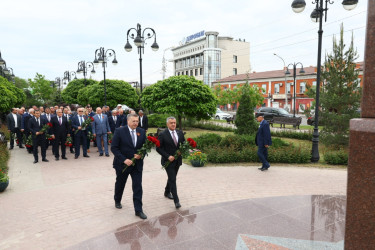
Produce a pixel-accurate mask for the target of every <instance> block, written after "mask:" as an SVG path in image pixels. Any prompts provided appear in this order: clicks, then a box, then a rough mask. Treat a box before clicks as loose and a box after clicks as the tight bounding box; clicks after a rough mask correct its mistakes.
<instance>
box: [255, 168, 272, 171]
mask: <svg viewBox="0 0 375 250" xmlns="http://www.w3.org/2000/svg"><path fill="white" fill-rule="evenodd" d="M269 168H270V167H268V168H263V167H262V168H258V169H259V170H260V171H267V170H268V169H269Z"/></svg>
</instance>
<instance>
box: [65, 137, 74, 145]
mask: <svg viewBox="0 0 375 250" xmlns="http://www.w3.org/2000/svg"><path fill="white" fill-rule="evenodd" d="M65 146H67V147H72V146H73V140H72V137H70V136H69V137H67V138H66V142H65Z"/></svg>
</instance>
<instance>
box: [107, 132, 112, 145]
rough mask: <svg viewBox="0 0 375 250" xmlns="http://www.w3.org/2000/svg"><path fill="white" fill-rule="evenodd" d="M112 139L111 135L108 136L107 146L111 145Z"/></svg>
mask: <svg viewBox="0 0 375 250" xmlns="http://www.w3.org/2000/svg"><path fill="white" fill-rule="evenodd" d="M112 138H113V134H112V133H110V134H108V143H109V144H111V143H112Z"/></svg>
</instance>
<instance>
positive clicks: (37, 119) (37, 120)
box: [36, 118, 40, 127]
mask: <svg viewBox="0 0 375 250" xmlns="http://www.w3.org/2000/svg"><path fill="white" fill-rule="evenodd" d="M36 122H37V123H38V125H39V127H40V122H39V118H36Z"/></svg>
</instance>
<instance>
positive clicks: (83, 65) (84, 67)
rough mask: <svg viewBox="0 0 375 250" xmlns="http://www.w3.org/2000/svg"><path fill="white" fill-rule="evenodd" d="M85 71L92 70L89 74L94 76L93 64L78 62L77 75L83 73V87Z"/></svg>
mask: <svg viewBox="0 0 375 250" xmlns="http://www.w3.org/2000/svg"><path fill="white" fill-rule="evenodd" d="M87 69H92V70H91V74H95V67H94V64H93V63H92V62H85V61H80V62H79V63H78V69H77V74H81V73H83V78H84V82H85V86H86V85H87V84H86V75H87Z"/></svg>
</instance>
